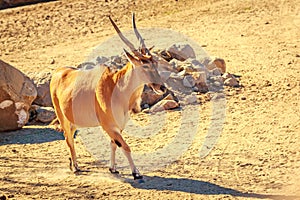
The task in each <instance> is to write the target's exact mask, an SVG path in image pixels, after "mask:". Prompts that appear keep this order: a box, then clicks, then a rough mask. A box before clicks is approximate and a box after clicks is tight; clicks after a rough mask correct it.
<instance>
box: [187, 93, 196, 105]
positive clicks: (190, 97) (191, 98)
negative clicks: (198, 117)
mask: <svg viewBox="0 0 300 200" xmlns="http://www.w3.org/2000/svg"><path fill="white" fill-rule="evenodd" d="M197 100H198V97H197V96H196V95H195V94H191V95H188V96H186V97H185V98H184V101H185V103H186V104H193V103H197Z"/></svg>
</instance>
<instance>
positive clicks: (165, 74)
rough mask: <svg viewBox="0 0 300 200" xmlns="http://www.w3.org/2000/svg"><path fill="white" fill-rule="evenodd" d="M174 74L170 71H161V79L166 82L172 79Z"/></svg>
mask: <svg viewBox="0 0 300 200" xmlns="http://www.w3.org/2000/svg"><path fill="white" fill-rule="evenodd" d="M171 73H172V72H170V71H161V72H159V75H160V77H161V79H162V80H163V81H164V82H165V81H166V80H168V79H169V78H170V75H171Z"/></svg>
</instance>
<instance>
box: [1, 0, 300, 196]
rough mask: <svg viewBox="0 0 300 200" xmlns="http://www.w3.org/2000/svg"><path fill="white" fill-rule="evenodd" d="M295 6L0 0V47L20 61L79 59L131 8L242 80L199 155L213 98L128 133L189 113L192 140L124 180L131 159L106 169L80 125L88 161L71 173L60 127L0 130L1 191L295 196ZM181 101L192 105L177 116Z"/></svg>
mask: <svg viewBox="0 0 300 200" xmlns="http://www.w3.org/2000/svg"><path fill="white" fill-rule="evenodd" d="M299 8H300V5H299V1H296V0H290V1H287V0H277V1H276V0H269V1H266V0H246V1H236V0H223V1H219V0H204V1H192V0H178V1H169V2H168V1H162V0H153V1H142V0H138V1H134V2H127V1H125V0H115V1H110V0H108V1H107V2H106V1H91V0H85V1H83V0H74V1H72V2H71V1H66V0H65V1H64V0H62V1H55V2H49V3H43V4H36V5H30V6H25V7H19V8H13V9H7V10H0V33H1V34H0V44H1V45H0V58H1V59H2V60H4V61H6V62H8V63H10V64H12V65H14V66H16V67H17V68H19V69H20V70H22V71H23V72H25V73H29V72H39V71H53V69H55V68H56V67H59V66H64V65H77V64H79V63H81V62H82V61H84V60H85V58H86V56H87V55H88V54H89V53H90V52H91V50H92V49H93V48H94V47H95V46H97V45H98V44H99V43H101V42H102V41H104V40H105V39H107V38H109V37H110V36H112V35H113V34H114V32H113V29H112V27H111V25H110V23H109V21H108V19H107V17H106V16H107V15H109V14H110V15H112V16H113V17H114V19H117V23H118V25H120V27H121V28H122V29H125V30H128V29H129V27H130V18H131V12H132V11H135V12H136V13H137V16H138V17H137V23H138V25H139V26H140V27H162V28H171V29H172V30H175V31H178V32H180V33H183V34H185V35H187V36H189V37H191V38H193V39H194V40H195V41H197V42H198V43H199V44H202V45H203V46H205V49H206V51H207V52H209V53H210V54H211V55H217V56H219V57H221V58H224V59H225V61H226V63H227V67H228V70H229V71H230V72H232V73H234V74H237V75H240V76H241V78H240V82H241V84H242V85H243V87H242V88H237V89H229V88H225V90H224V92H225V94H226V97H225V98H226V110H225V111H226V118H225V121H224V126H223V130H222V134H221V135H220V138H219V140H218V143H217V144H216V146H215V148H214V149H213V150H212V151H211V153H210V154H209V155H208V156H206V157H202V158H200V156H199V152H200V150H201V147H202V144H203V141H204V140H205V137H206V134H207V132H208V131H209V130H210V124H211V123H212V122H213V121H214V120H218V119H216V118H214V117H212V110H213V108H214V107H213V105H214V104H213V102H208V103H205V104H203V105H194V106H191V107H190V106H189V107H184V108H183V109H182V110H180V111H172V112H168V113H167V114H166V116H167V119H168V120H167V123H166V124H165V125H164V127H163V129H161V128H160V127H156V128H158V129H161V130H162V131H161V132H162V133H161V134H158V135H157V136H155V138H151V137H150V138H149V140H148V141H146V139H145V141H144V139H138V140H136V139H132V138H130V136H126V138H127V141H128V143H129V144H130V146H131V147H132V150H133V151H134V152H138V151H150V150H151V149H159V148H160V147H161V146H164V145H165V144H166V143H167V145H168V141H171V139H172V137H175V135H176V133H175V132H176V128H178V126H180V125H182V124H185V125H187V126H190V127H191V128H192V127H195V126H196V125H197V131H196V134H195V135H194V136H193V138H192V142H191V144H190V145H189V147H188V150H187V151H184V152H182V153H181V154H180V156H179V157H178V158H176V160H174V161H172V162H170V163H169V165H167V166H165V167H162V168H160V169H155V170H154V171H151V170H145V172H144V173H143V174H144V175H145V183H143V184H138V183H136V182H134V181H133V180H132V178H131V176H130V174H129V173H130V172H129V169H128V168H121V169H120V171H121V174H120V175H119V176H117V177H114V176H112V175H111V174H109V173H108V169H107V167H108V165H107V162H106V161H105V159H103V160H101V159H100V160H98V159H97V158H95V157H94V156H92V155H91V154H90V153H89V152H88V151H87V150H86V147H85V146H84V145H83V143H82V142H81V140H80V139H79V137H77V139H76V148H77V152H78V157H79V164H80V166H81V167H82V168H83V169H85V170H87V171H88V172H85V173H82V174H80V175H74V174H73V173H72V172H71V171H70V170H69V168H68V164H69V162H68V157H69V152H68V149H67V146H66V144H65V141H64V140H63V137H62V134H61V133H58V132H56V131H54V130H53V129H51V127H46V126H27V127H25V128H24V129H22V130H20V131H15V132H10V133H1V135H0V152H1V153H0V183H1V184H0V195H6V196H7V197H8V198H10V199H248V198H249V199H300V189H299V188H300V151H299V150H300V114H299V113H300V105H299V103H300V94H299V93H300V70H299V64H300V50H299V47H300V34H299V33H300V16H299ZM53 59H54V60H55V62H54V64H52V63H53ZM183 113H187V116H188V117H186V118H184V120H183V118H182V114H183ZM152 117H153V118H150V119H155V116H152ZM147 120H149V116H146V115H143V114H141V115H138V116H135V118H134V120H133V121H135V122H136V123H142V124H143V123H147ZM136 132H137V133H138V130H136ZM79 135H80V133H79ZM186 139H190V138H186ZM183 142H184V141H183ZM141 144H142V145H141ZM176 148H177V147H176V146H175V147H174V150H175V149H176ZM100 151H101V150H100ZM105 151H107V150H105ZM143 162H147V160H146V161H143ZM149 162H150V163H151V160H149ZM141 165H143V164H141Z"/></svg>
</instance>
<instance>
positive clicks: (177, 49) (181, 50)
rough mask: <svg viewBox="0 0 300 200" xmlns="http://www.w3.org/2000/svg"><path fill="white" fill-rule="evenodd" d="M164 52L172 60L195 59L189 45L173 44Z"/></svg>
mask: <svg viewBox="0 0 300 200" xmlns="http://www.w3.org/2000/svg"><path fill="white" fill-rule="evenodd" d="M166 51H167V53H168V54H169V55H171V57H172V58H175V59H177V60H180V61H184V60H186V59H188V58H196V56H195V52H194V50H193V48H192V47H191V46H190V45H189V44H173V45H172V46H170V47H169V48H167V50H166Z"/></svg>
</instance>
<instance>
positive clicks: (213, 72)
mask: <svg viewBox="0 0 300 200" xmlns="http://www.w3.org/2000/svg"><path fill="white" fill-rule="evenodd" d="M211 71H212V74H213V75H214V76H221V71H220V69H219V68H215V69H213V70H211Z"/></svg>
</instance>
